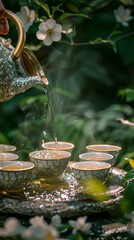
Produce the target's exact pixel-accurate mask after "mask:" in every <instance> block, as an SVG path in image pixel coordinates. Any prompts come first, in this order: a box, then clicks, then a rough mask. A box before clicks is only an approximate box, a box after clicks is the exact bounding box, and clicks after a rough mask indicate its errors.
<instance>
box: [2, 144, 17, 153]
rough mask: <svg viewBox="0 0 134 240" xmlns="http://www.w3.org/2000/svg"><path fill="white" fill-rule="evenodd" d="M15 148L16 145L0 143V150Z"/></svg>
mask: <svg viewBox="0 0 134 240" xmlns="http://www.w3.org/2000/svg"><path fill="white" fill-rule="evenodd" d="M15 150H16V146H13V145H7V144H0V152H14V151H15Z"/></svg>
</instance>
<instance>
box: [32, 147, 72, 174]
mask: <svg viewBox="0 0 134 240" xmlns="http://www.w3.org/2000/svg"><path fill="white" fill-rule="evenodd" d="M70 156H71V153H70V152H67V151H54V150H39V151H34V152H31V153H30V154H29V157H30V160H31V162H33V163H34V164H35V167H36V173H37V176H39V177H43V178H53V177H59V176H61V175H62V173H63V172H64V171H65V170H66V168H67V166H68V163H69V159H70Z"/></svg>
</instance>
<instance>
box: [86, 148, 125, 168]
mask: <svg viewBox="0 0 134 240" xmlns="http://www.w3.org/2000/svg"><path fill="white" fill-rule="evenodd" d="M86 150H87V151H88V152H104V153H108V154H111V155H113V161H112V166H113V165H115V163H116V161H117V157H118V155H119V152H120V151H121V147H120V146H117V145H111V144H93V145H88V146H86Z"/></svg>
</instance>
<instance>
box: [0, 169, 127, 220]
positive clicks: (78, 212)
mask: <svg viewBox="0 0 134 240" xmlns="http://www.w3.org/2000/svg"><path fill="white" fill-rule="evenodd" d="M125 174H126V172H125V171H124V170H121V169H118V168H112V169H111V173H110V176H109V179H108V181H107V185H108V190H107V192H106V195H107V196H108V200H105V201H101V202H97V201H95V200H93V199H91V198H90V197H89V196H87V195H86V194H84V193H83V187H82V186H79V184H78V182H77V181H76V179H75V178H74V176H73V174H72V173H70V171H69V170H67V171H66V172H65V173H64V174H63V175H62V178H61V179H59V180H57V179H56V180H55V181H53V182H45V181H43V180H33V181H31V182H30V183H29V185H28V187H27V188H26V189H24V191H23V192H21V193H7V192H5V191H2V190H1V191H0V212H1V213H12V214H21V215H26V216H35V215H43V216H45V218H51V217H52V216H53V215H55V214H59V215H60V216H61V217H63V218H64V217H65V218H67V217H77V216H82V215H89V214H94V213H101V212H104V211H109V210H112V209H115V208H116V207H117V206H118V204H119V202H120V200H121V199H122V193H123V191H124V190H125V188H124V186H122V185H121V181H122V179H123V177H124V176H125Z"/></svg>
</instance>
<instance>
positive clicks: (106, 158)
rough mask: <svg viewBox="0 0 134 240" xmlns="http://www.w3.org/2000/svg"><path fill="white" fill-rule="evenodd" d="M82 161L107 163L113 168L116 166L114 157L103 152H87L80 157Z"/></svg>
mask: <svg viewBox="0 0 134 240" xmlns="http://www.w3.org/2000/svg"><path fill="white" fill-rule="evenodd" d="M79 160H80V161H88V162H90V161H96V162H107V163H110V164H111V166H113V164H114V158H113V155H111V154H108V153H103V152H86V153H82V154H80V155H79Z"/></svg>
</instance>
